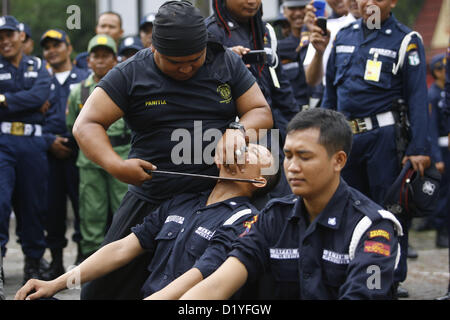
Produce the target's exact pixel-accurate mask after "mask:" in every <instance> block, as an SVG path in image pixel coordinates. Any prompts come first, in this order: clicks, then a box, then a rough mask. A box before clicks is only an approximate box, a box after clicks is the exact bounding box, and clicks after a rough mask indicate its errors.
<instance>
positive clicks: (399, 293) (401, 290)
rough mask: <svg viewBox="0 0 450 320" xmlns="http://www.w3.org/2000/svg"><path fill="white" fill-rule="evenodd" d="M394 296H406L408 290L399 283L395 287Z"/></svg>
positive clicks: (407, 295)
mask: <svg viewBox="0 0 450 320" xmlns="http://www.w3.org/2000/svg"><path fill="white" fill-rule="evenodd" d="M396 296H397V298H408V297H409V292H408V290H406V289H405V288H403V287H402V286H401V285H399V286H398V287H397V293H396Z"/></svg>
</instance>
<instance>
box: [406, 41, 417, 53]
mask: <svg viewBox="0 0 450 320" xmlns="http://www.w3.org/2000/svg"><path fill="white" fill-rule="evenodd" d="M411 50H417V44H415V43H411V44H410V45H409V46H408V48H406V52H409V51H411Z"/></svg>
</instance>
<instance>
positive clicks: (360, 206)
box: [229, 179, 398, 299]
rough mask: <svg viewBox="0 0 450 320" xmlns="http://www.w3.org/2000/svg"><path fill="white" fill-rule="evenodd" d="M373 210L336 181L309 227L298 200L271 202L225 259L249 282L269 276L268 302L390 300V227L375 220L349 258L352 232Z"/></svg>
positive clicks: (393, 236) (374, 207)
mask: <svg viewBox="0 0 450 320" xmlns="http://www.w3.org/2000/svg"><path fill="white" fill-rule="evenodd" d="M379 210H382V208H381V207H380V206H378V205H377V204H375V203H374V202H373V201H371V200H370V199H368V198H367V197H365V196H364V195H363V194H361V193H360V192H359V191H357V190H355V189H353V188H351V187H349V186H348V185H347V183H346V182H345V181H344V180H342V179H341V182H340V185H339V187H338V189H337V190H336V192H335V194H334V195H333V197H332V198H331V200H330V202H329V203H328V205H327V206H326V207H325V209H324V210H323V211H322V212H321V213H320V214H319V216H318V217H317V218H316V219H315V220H314V221H313V222H312V223H309V217H308V213H307V212H306V209H305V206H304V204H303V201H302V199H301V198H300V197H297V196H295V195H290V196H287V197H284V198H281V199H274V200H273V201H271V202H270V203H269V204H268V205H267V207H266V208H265V209H264V210H263V211H262V212H261V214H260V215H259V216H258V217H259V219H258V221H257V222H256V223H255V224H254V226H253V228H252V229H251V230H250V232H249V233H248V234H247V235H246V236H244V237H242V238H239V239H238V240H237V241H236V242H235V243H234V244H233V248H234V249H233V251H231V252H230V254H229V255H230V256H234V257H237V258H238V259H239V260H240V261H241V262H242V263H243V264H244V265H245V267H246V269H247V271H248V275H249V281H251V282H253V281H255V280H257V279H258V277H259V276H260V275H262V273H263V272H266V273H267V272H268V273H270V274H271V275H272V277H273V280H274V282H275V288H274V290H273V299H377V298H378V299H385V298H387V297H389V295H390V291H391V285H392V282H393V276H394V265H395V260H396V256H397V248H398V246H397V243H398V241H397V236H396V234H395V233H394V227H393V223H392V222H391V221H389V220H384V219H380V220H378V221H376V220H375V222H374V223H373V224H372V226H371V227H370V228H369V229H368V231H367V232H365V233H364V234H363V235H362V238H361V240H360V241H359V244H358V245H357V247H356V250H355V256H354V259H353V260H351V259H350V257H349V246H350V241H351V239H352V234H353V231H354V229H355V226H356V225H357V223H358V222H359V221H360V220H361V219H362V218H363V217H365V216H366V215H367V214H375V215H378V213H377V211H379ZM371 266H376V267H378V268H379V271H380V285H379V289H377V288H373V287H372V286H370V285H369V286H368V285H367V283H369V284H370V283H371V281H370V280H369V281H368V278H369V277H370V276H371V272H370V271H371V270H372V269H370V268H371ZM372 272H373V271H372Z"/></svg>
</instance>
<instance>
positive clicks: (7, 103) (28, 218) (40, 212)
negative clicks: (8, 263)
mask: <svg viewBox="0 0 450 320" xmlns="http://www.w3.org/2000/svg"><path fill="white" fill-rule="evenodd" d="M23 40H25V33H24V32H21V30H20V27H19V22H18V21H17V20H16V19H15V18H14V17H12V16H4V17H0V55H1V56H0V130H1V131H0V245H1V254H2V256H5V254H6V244H7V242H8V240H9V234H8V233H9V232H8V228H9V227H8V226H9V217H10V215H11V211H12V209H14V213H15V214H16V216H17V217H18V219H20V221H21V223H20V230H17V231H18V234H20V240H21V245H22V251H23V253H24V255H25V267H24V281H26V280H28V279H30V278H40V277H41V276H42V275H41V270H40V268H39V265H40V260H41V258H42V256H43V255H44V251H45V248H46V243H45V234H44V226H43V218H44V214H45V210H46V208H47V184H46V181H47V179H48V163H47V154H46V151H47V149H46V143H45V139H44V138H43V136H42V125H43V124H44V118H45V116H44V114H43V113H42V112H41V107H42V105H44V103H45V102H46V101H47V99H48V98H49V95H50V85H51V78H50V75H49V74H48V72H47V70H46V68H45V66H44V64H43V63H42V61H41V60H40V59H38V58H35V57H29V56H26V55H24V54H23V53H22V49H23Z"/></svg>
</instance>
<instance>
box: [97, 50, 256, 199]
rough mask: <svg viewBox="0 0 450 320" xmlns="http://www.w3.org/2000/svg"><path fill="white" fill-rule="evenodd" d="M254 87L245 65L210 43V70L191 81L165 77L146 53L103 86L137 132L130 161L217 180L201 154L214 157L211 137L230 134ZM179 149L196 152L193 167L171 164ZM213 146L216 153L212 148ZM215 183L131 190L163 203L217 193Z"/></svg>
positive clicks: (179, 182) (179, 180)
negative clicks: (190, 195) (242, 99)
mask: <svg viewBox="0 0 450 320" xmlns="http://www.w3.org/2000/svg"><path fill="white" fill-rule="evenodd" d="M254 83H255V79H254V77H253V76H252V75H251V73H250V72H249V71H248V70H247V68H246V67H245V65H244V63H243V62H242V59H240V58H239V57H238V56H237V55H236V54H234V53H232V52H230V51H229V50H225V49H224V48H223V46H221V45H220V44H217V43H213V42H209V44H208V51H207V57H206V62H205V64H204V65H203V66H202V67H201V68H200V69H199V70H198V72H197V73H196V74H195V75H194V76H193V77H192V78H191V79H189V80H186V81H176V80H174V79H172V78H170V77H168V76H166V75H165V74H164V73H162V72H161V71H160V70H159V68H158V67H157V65H156V64H155V62H154V59H153V54H152V52H151V50H150V49H145V50H141V51H139V52H138V53H137V54H136V55H135V56H134V57H132V58H130V59H129V60H127V61H125V62H123V63H121V64H119V65H118V66H116V67H115V68H114V69H112V70H111V71H110V72H109V73H108V74H107V75H106V76H105V77H104V78H103V79H102V80H101V81H100V83H99V84H98V86H99V87H100V88H102V89H103V90H105V91H106V93H107V94H108V95H109V97H110V98H111V99H112V100H113V101H114V102H115V103H116V104H117V105H118V106H119V107H120V108H121V109H122V110H123V112H124V113H125V115H124V119H125V121H126V123H127V125H128V127H129V128H130V129H131V130H132V141H131V151H130V154H129V158H139V159H143V160H146V161H149V162H151V163H153V164H154V165H156V166H157V167H158V169H160V170H170V171H179V172H187V173H198V174H208V175H218V170H217V168H216V166H215V165H214V164H213V162H211V163H205V161H204V159H202V158H199V156H200V157H201V156H203V152H199V149H200V147H201V149H200V151H202V150H203V151H205V152H207V151H208V150H209V153H212V152H214V147H215V145H216V144H217V143H218V139H219V138H217V139H216V140H217V141H210V140H211V137H207V135H208V132H207V131H208V130H209V129H218V130H220V131H221V132H222V133H223V132H225V130H226V129H227V127H228V125H229V124H230V123H231V122H233V121H235V119H236V116H237V115H238V114H237V109H236V99H238V98H239V97H240V96H241V95H242V94H244V93H245V92H246V91H247V90H249V89H250V87H251V86H253V84H254ZM177 129H178V130H177ZM175 130H177V131H176V132H175ZM205 132H206V135H205V137H204V136H203V135H204V134H205ZM173 134H174V136H173V137H172V135H173ZM203 140H204V141H203ZM180 143H181V144H183V143H184V144H186V143H187V144H188V145H190V146H191V148H190V150H188V151H189V152H191V157H190V161H186V162H189V163H181V164H176V163H174V161H173V159H172V151H173V150H176V149H174V148H175V147H176V146H177V145H180ZM211 143H214V147H212V146H211V147H210V145H211ZM207 147H208V148H207ZM205 148H206V150H205ZM186 152H187V151H186ZM176 153H177V155H178V154H179V152H176ZM194 156H196V158H195V159H194ZM208 158H209V157H208ZM211 159H212V157H211ZM214 183H215V182H214V181H212V182H211V183H210V182H209V181H205V180H203V179H192V178H190V177H187V178H185V177H175V178H172V177H168V176H163V175H155V176H154V177H153V178H152V179H151V180H150V181H147V182H145V183H144V184H143V186H142V187H137V186H130V187H129V190H130V191H131V192H133V193H134V194H136V195H137V196H138V197H140V198H142V199H145V200H147V201H150V202H153V203H158V202H160V201H161V200H164V199H167V198H169V197H171V196H172V195H174V194H180V193H185V192H199V191H205V190H207V189H212V188H213V186H214Z"/></svg>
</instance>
